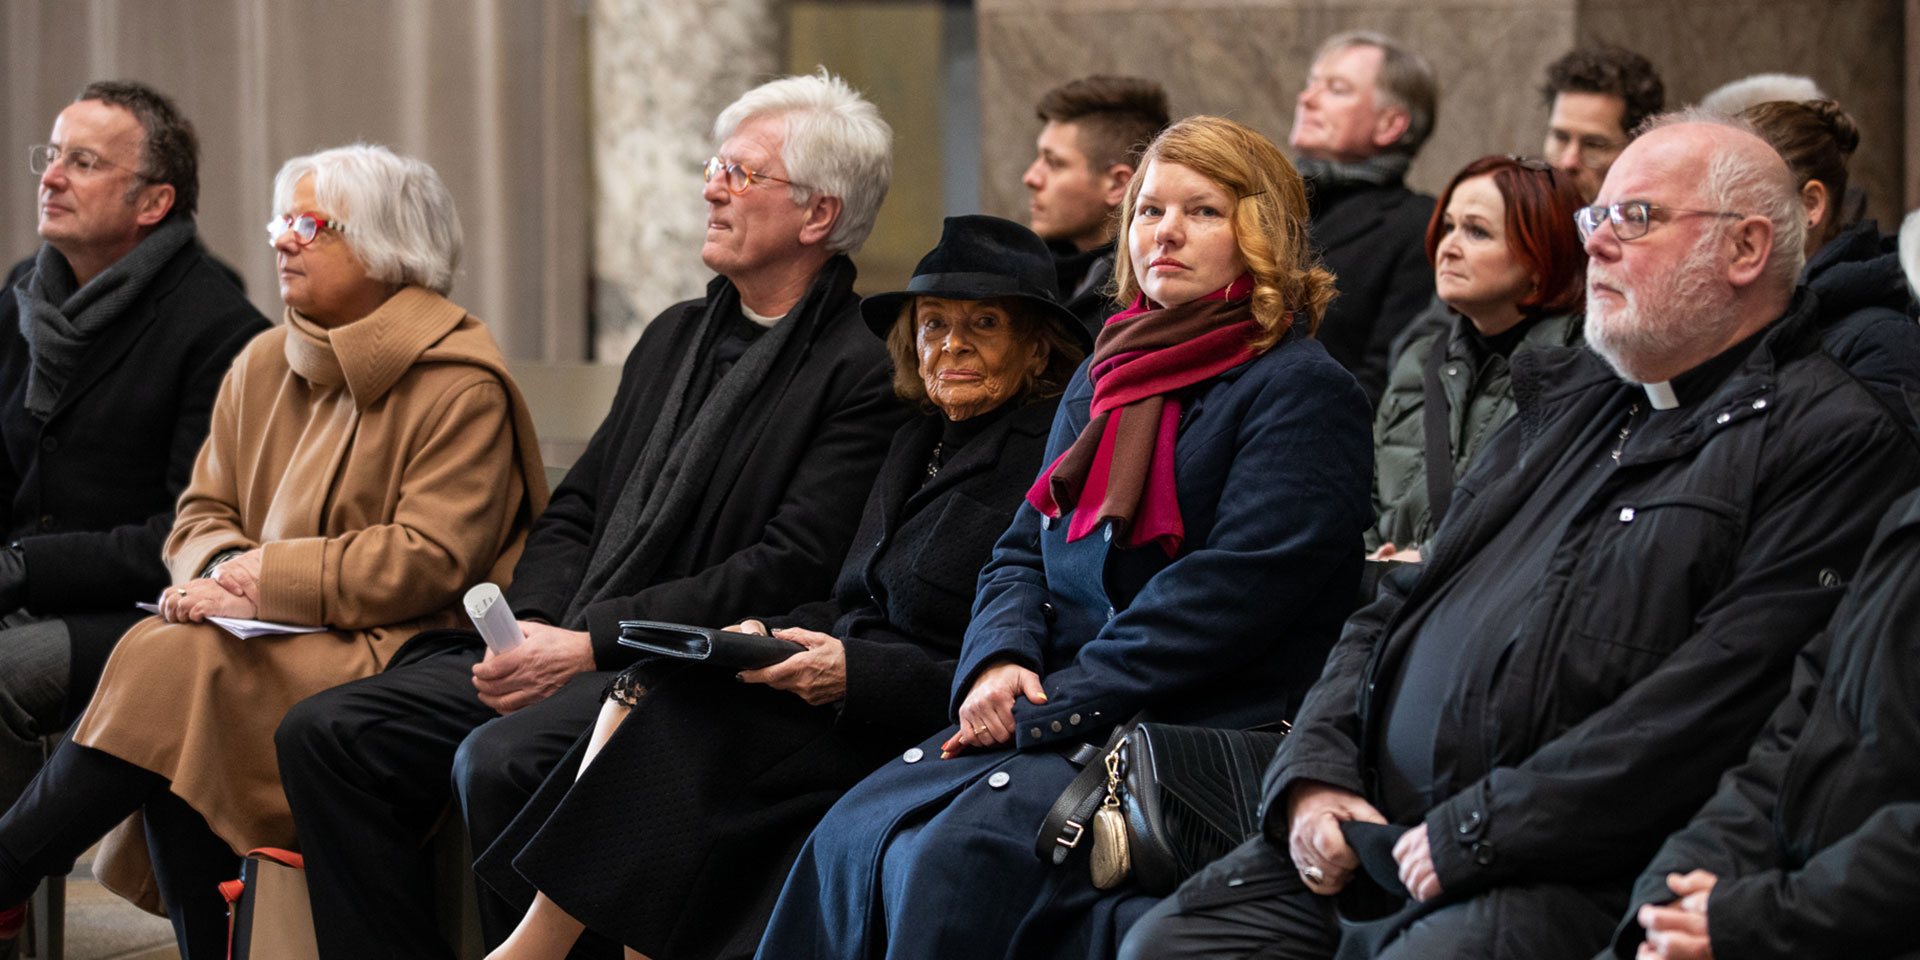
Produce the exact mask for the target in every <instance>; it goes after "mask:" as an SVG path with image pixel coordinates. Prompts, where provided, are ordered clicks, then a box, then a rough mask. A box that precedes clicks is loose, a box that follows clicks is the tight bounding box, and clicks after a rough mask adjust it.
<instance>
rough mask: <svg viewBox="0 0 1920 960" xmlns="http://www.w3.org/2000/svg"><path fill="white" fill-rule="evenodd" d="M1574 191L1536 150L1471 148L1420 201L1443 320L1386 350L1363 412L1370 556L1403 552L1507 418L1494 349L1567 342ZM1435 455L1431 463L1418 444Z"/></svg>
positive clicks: (1573, 330) (1574, 248)
mask: <svg viewBox="0 0 1920 960" xmlns="http://www.w3.org/2000/svg"><path fill="white" fill-rule="evenodd" d="M1582 205H1583V200H1582V198H1581V195H1580V188H1579V187H1578V186H1577V185H1576V184H1575V183H1574V182H1573V178H1572V177H1569V176H1566V175H1565V174H1562V173H1559V172H1557V171H1555V170H1554V169H1553V168H1552V167H1551V166H1548V165H1547V164H1546V163H1545V162H1543V161H1539V160H1531V159H1520V158H1517V157H1498V156H1495V157H1481V158H1480V159H1478V160H1475V161H1473V162H1472V163H1469V164H1467V165H1466V167H1465V168H1463V169H1462V170H1461V171H1460V172H1459V173H1456V174H1454V176H1453V180H1452V181H1451V182H1449V183H1448V184H1447V188H1446V190H1444V191H1442V192H1441V194H1440V202H1439V204H1437V205H1436V206H1435V207H1434V210H1433V220H1432V221H1431V222H1429V223H1428V225H1427V261H1428V262H1429V263H1432V264H1433V270H1434V278H1433V283H1434V290H1435V292H1436V293H1437V294H1438V295H1439V297H1440V300H1441V302H1442V303H1444V304H1446V307H1447V313H1448V323H1447V324H1446V326H1445V327H1443V328H1440V329H1437V330H1435V331H1433V332H1432V333H1430V334H1427V335H1425V336H1422V337H1418V338H1416V339H1414V340H1412V341H1411V342H1409V343H1408V344H1407V346H1406V347H1405V348H1404V349H1403V350H1401V351H1400V354H1399V356H1398V357H1397V358H1396V359H1395V361H1394V365H1393V372H1392V373H1391V374H1390V375H1389V376H1388V377H1387V390H1386V393H1385V394H1383V395H1382V396H1381V398H1380V411H1379V413H1378V415H1376V416H1375V417H1374V421H1373V457H1374V464H1373V468H1374V475H1373V509H1374V512H1375V514H1376V515H1377V516H1378V519H1377V520H1376V521H1375V522H1374V525H1373V529H1371V530H1369V531H1367V548H1368V549H1370V550H1373V551H1374V557H1375V558H1376V559H1380V558H1387V557H1391V558H1392V559H1396V560H1407V561H1415V562H1417V561H1418V560H1419V559H1420V550H1421V548H1422V547H1423V546H1424V545H1425V544H1426V542H1427V538H1428V537H1431V536H1432V535H1433V531H1434V530H1436V529H1438V528H1439V526H1440V519H1441V517H1442V516H1444V515H1445V514H1446V511H1447V501H1448V499H1449V498H1450V496H1451V494H1452V492H1453V484H1454V481H1455V480H1457V479H1458V478H1460V477H1461V476H1463V475H1465V474H1466V472H1467V465H1468V464H1470V463H1472V462H1473V458H1474V455H1475V454H1477V453H1479V452H1480V448H1481V446H1482V445H1484V444H1485V443H1486V441H1487V438H1488V437H1490V436H1492V435H1493V431H1494V429H1495V428H1496V427H1498V426H1500V425H1501V424H1503V423H1506V422H1507V420H1509V419H1510V418H1512V416H1513V412H1514V403H1513V387H1512V384H1511V381H1510V380H1509V379H1508V361H1510V360H1511V359H1512V357H1513V355H1514V354H1515V353H1516V352H1518V351H1521V350H1526V349H1529V348H1532V347H1538V346H1568V345H1573V344H1577V343H1579V342H1580V339H1581V337H1580V328H1581V316H1580V312H1581V310H1580V308H1581V303H1582V301H1583V300H1584V289H1583V287H1584V284H1585V282H1586V264H1587V256H1586V253H1585V252H1584V251H1583V250H1582V249H1581V247H1580V234H1579V231H1577V230H1576V229H1575V228H1574V225H1573V215H1574V211H1576V210H1578V209H1580V207H1581V206H1582ZM1443 453H1444V454H1445V456H1446V464H1445V466H1444V468H1443V469H1433V467H1434V464H1433V462H1432V461H1431V460H1430V459H1429V457H1430V456H1438V455H1440V454H1443Z"/></svg>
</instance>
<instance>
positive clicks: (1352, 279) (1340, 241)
mask: <svg viewBox="0 0 1920 960" xmlns="http://www.w3.org/2000/svg"><path fill="white" fill-rule="evenodd" d="M1438 89H1439V88H1438V85H1437V84H1436V83H1435V81H1434V77H1433V68H1432V67H1430V66H1428V64H1427V62H1426V60H1425V59H1424V58H1422V57H1421V56H1420V55H1419V54H1417V53H1414V52H1413V51H1411V50H1408V49H1406V48H1404V47H1402V46H1400V45H1399V44H1397V43H1395V42H1394V41H1393V40H1392V39H1390V38H1388V37H1386V36H1384V35H1382V34H1378V33H1374V32H1371V31H1367V30H1350V31H1347V32H1345V33H1339V34H1335V35H1334V36H1332V37H1329V38H1328V39H1327V41H1326V42H1325V43H1323V44H1321V45H1320V52H1319V53H1318V54H1316V55H1315V56H1314V58H1313V67H1312V69H1311V70H1309V71H1308V73H1307V87H1306V89H1305V90H1302V91H1301V92H1300V97H1299V99H1298V100H1297V101H1296V102H1295V104H1294V111H1293V132H1292V133H1291V134H1289V135H1288V137H1287V141H1288V143H1290V144H1292V146H1293V149H1294V152H1295V155H1296V159H1295V161H1294V163H1295V165H1296V166H1298V167H1299V168H1300V175H1301V176H1302V177H1305V178H1306V180H1307V199H1308V202H1309V204H1310V206H1311V211H1312V217H1313V220H1312V225H1311V228H1310V229H1311V231H1312V234H1313V245H1314V248H1315V249H1316V250H1318V251H1319V253H1320V258H1321V260H1322V261H1323V262H1324V263H1325V264H1326V266H1327V269H1329V270H1332V271H1333V273H1334V277H1335V282H1334V286H1335V288H1336V289H1337V290H1339V292H1340V295H1339V296H1338V297H1336V298H1335V299H1334V301H1333V304H1332V306H1329V307H1328V308H1327V314H1326V317H1325V318H1324V319H1322V320H1321V321H1320V331H1319V334H1318V336H1319V339H1320V343H1321V344H1322V345H1323V346H1325V347H1326V348H1327V353H1328V354H1330V355H1332V357H1333V358H1334V359H1335V360H1338V361H1340V365H1341V366H1344V367H1346V368H1347V369H1348V370H1349V371H1351V372H1352V373H1353V376H1354V379H1356V380H1359V381H1360V386H1361V387H1362V388H1363V389H1365V390H1366V391H1367V399H1368V400H1369V401H1371V402H1374V403H1378V402H1379V401H1380V392H1381V390H1383V389H1384V388H1385V387H1386V384H1387V366H1388V355H1389V353H1390V351H1391V347H1392V345H1393V342H1394V337H1395V335H1396V334H1398V333H1399V332H1400V330H1401V329H1402V328H1404V327H1405V326H1406V325H1407V323H1408V322H1409V321H1411V320H1412V319H1413V318H1414V316H1415V315H1416V314H1418V313H1419V312H1420V311H1421V310H1422V309H1423V308H1425V307H1426V306H1427V303H1428V301H1429V300H1431V299H1432V297H1433V267H1432V266H1431V265H1429V264H1428V263H1427V248H1426V239H1427V220H1428V219H1430V218H1431V217H1432V216H1433V198H1432V197H1429V196H1427V195H1426V194H1422V193H1414V192H1413V191H1412V190H1409V189H1407V187H1406V185H1405V183H1404V180H1405V178H1406V175H1407V168H1408V167H1409V166H1411V165H1412V164H1413V158H1414V156H1415V155H1416V154H1418V153H1419V152H1420V146H1421V145H1422V144H1424V143H1426V141H1427V135H1428V134H1429V133H1432V132H1433V120H1434V105H1435V100H1436V99H1437V98H1438V96H1439V94H1438Z"/></svg>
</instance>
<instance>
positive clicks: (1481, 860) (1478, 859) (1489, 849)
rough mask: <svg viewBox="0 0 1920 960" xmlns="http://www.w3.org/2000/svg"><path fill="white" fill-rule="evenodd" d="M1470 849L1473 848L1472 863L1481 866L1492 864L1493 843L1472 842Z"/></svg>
mask: <svg viewBox="0 0 1920 960" xmlns="http://www.w3.org/2000/svg"><path fill="white" fill-rule="evenodd" d="M1472 850H1473V862H1474V863H1477V864H1479V865H1481V866H1483V867H1486V866H1492V864H1493V844H1491V843H1484V842H1483V843H1476V844H1474V845H1473V847H1472Z"/></svg>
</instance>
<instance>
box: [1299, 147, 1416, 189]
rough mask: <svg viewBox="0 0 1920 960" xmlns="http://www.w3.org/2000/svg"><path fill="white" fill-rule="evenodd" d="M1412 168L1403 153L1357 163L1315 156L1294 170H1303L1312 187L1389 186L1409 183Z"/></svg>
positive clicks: (1301, 159)
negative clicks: (1408, 173) (1321, 158)
mask: <svg viewBox="0 0 1920 960" xmlns="http://www.w3.org/2000/svg"><path fill="white" fill-rule="evenodd" d="M1411 166H1413V158H1412V157H1409V156H1407V155H1406V154H1404V153H1376V154H1374V155H1373V156H1371V157H1368V158H1366V159H1365V160H1361V161H1360V162H1358V163H1346V162H1344V161H1340V160H1317V159H1315V158H1313V157H1301V158H1300V159H1298V160H1295V161H1294V162H1293V167H1294V169H1296V170H1298V171H1300V176H1301V177H1303V178H1305V179H1306V181H1307V185H1308V187H1309V188H1311V187H1314V186H1327V187H1333V186H1342V185H1346V184H1357V183H1358V184H1369V185H1371V186H1376V187H1390V186H1393V185H1394V184H1396V183H1400V182H1402V181H1404V180H1406V178H1407V168H1408V167H1411Z"/></svg>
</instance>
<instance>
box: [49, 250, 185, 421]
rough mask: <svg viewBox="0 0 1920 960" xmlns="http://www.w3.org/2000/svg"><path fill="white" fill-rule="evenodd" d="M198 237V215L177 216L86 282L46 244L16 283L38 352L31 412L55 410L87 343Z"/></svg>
mask: <svg viewBox="0 0 1920 960" xmlns="http://www.w3.org/2000/svg"><path fill="white" fill-rule="evenodd" d="M193 236H194V230H193V218H192V217H187V216H177V217H172V218H169V219H168V220H167V221H165V222H164V223H162V224H160V226H159V227H158V228H156V229H155V230H154V231H153V232H152V233H150V234H147V236H146V239H144V240H141V241H140V243H139V244H138V245H137V246H135V247H134V248H133V249H132V250H129V251H127V255H126V256H124V257H121V258H120V259H118V260H116V261H114V262H113V265H112V266H110V267H108V268H107V269H105V270H103V271H101V272H100V275H99V276H97V277H94V278H93V279H92V280H89V281H87V285H86V286H84V287H82V286H80V285H79V284H78V282H77V281H76V280H75V278H74V275H73V268H72V267H71V266H69V265H68V264H67V258H66V257H64V256H62V255H61V254H60V252H59V251H57V250H55V249H53V248H52V247H50V246H46V245H44V244H43V245H42V246H41V247H40V254H39V256H38V257H36V258H35V259H34V263H33V271H32V272H31V273H29V274H27V275H26V277H24V278H22V279H21V281H20V282H19V283H18V284H16V285H15V286H14V288H13V298H14V300H15V301H16V302H17V303H18V304H19V305H20V336H21V337H22V338H24V339H25V340H26V341H27V352H28V354H29V355H31V356H32V357H33V366H32V367H31V368H30V369H29V370H28V371H27V392H26V397H25V404H26V408H27V412H29V413H31V414H33V415H34V417H36V418H38V419H40V420H45V419H47V417H49V416H51V415H52V414H53V407H54V404H56V403H58V402H59V401H60V394H61V393H62V392H63V391H65V390H66V389H67V382H68V381H69V380H70V379H72V377H73V372H74V371H75V370H76V369H78V368H79V366H80V359H81V358H82V357H83V356H85V355H86V352H87V348H88V347H90V346H92V345H93V341H95V340H96V339H99V337H100V334H101V333H102V332H103V331H105V330H106V329H107V328H108V327H110V326H112V325H113V322H114V321H115V320H118V319H120V317H121V316H122V315H123V314H125V313H126V311H127V308H128V307H129V306H132V305H133V302H134V301H135V300H136V299H138V298H139V297H140V296H141V295H142V294H144V293H146V292H147V287H148V286H150V285H152V283H153V278H154V277H155V276H157V275H158V274H159V273H160V268H161V267H164V266H166V264H167V261H168V260H171V259H173V255H174V254H176V253H179V252H180V249H181V248H182V247H185V246H186V245H187V244H189V243H192V242H193Z"/></svg>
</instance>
